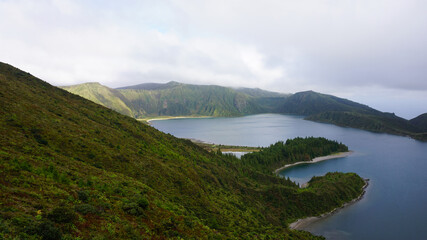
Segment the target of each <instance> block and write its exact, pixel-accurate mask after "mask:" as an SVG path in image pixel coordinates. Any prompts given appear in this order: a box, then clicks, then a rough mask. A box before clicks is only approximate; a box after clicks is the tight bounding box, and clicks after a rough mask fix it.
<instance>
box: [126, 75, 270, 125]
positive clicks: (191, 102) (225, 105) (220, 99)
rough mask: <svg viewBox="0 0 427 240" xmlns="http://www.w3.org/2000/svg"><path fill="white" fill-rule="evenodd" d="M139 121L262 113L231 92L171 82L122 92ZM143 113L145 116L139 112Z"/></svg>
mask: <svg viewBox="0 0 427 240" xmlns="http://www.w3.org/2000/svg"><path fill="white" fill-rule="evenodd" d="M119 91H120V93H121V94H123V96H125V97H126V98H127V99H128V100H129V102H130V103H131V105H132V107H133V108H134V109H136V110H137V112H136V114H137V116H138V117H144V116H162V115H168V116H179V115H187V116H189V115H198V116H215V117H220V116H241V115H245V114H254V113H260V112H263V110H262V108H261V107H260V106H258V105H257V104H256V103H255V101H254V100H253V98H252V97H251V96H249V95H246V94H243V93H239V92H237V91H235V90H233V89H231V88H226V87H220V86H204V85H189V84H181V83H177V82H170V83H167V84H164V85H158V84H157V85H154V84H141V85H136V86H131V87H125V88H122V89H119ZM139 109H143V110H144V111H145V112H140V111H139Z"/></svg>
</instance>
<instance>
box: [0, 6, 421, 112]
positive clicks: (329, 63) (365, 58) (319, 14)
mask: <svg viewBox="0 0 427 240" xmlns="http://www.w3.org/2000/svg"><path fill="white" fill-rule="evenodd" d="M426 10H427V3H425V1H417V0H405V1H404V0H387V1H386V0H370V1H367V0H362V1H357V2H354V1H353V2H349V1H315V0H302V1H279V0H266V1H248V0H246V1H240V0H236V1H225V0H223V1H218V0H216V1H212V0H207V1H196V0H179V1H175V0H170V1H148V0H147V1H137V0H126V1H120V2H117V1H83V0H76V1H71V0H41V1H37V2H35V1H30V0H14V1H11V0H0V32H1V33H2V35H1V36H2V37H1V38H0V52H1V53H2V59H0V61H4V62H7V63H10V64H12V65H15V66H17V67H20V68H22V69H23V70H25V71H29V72H30V73H32V74H33V75H36V76H38V77H40V78H42V79H44V80H47V81H48V82H50V83H52V84H54V85H69V84H76V83H81V82H87V81H98V82H101V83H103V84H106V85H108V86H112V87H119V86H124V85H132V84H138V83H141V82H153V81H160V82H167V81H171V80H176V81H182V82H188V83H199V84H219V85H227V86H247V87H261V88H264V89H268V90H276V91H282V92H295V91H302V90H307V89H313V90H315V91H320V92H326V93H331V94H332V93H333V94H336V95H338V96H340V95H343V96H347V95H348V89H356V88H357V89H359V90H360V89H365V90H369V89H370V88H371V87H372V86H375V89H376V90H377V91H386V90H385V89H395V90H393V91H402V92H406V93H407V92H421V93H423V94H424V96H427V81H425V77H426V76H427V59H426V58H425V56H426V55H427V45H426V44H425V42H427V32H426V31H425V29H427V15H426V14H425V12H426ZM365 90H360V91H364V92H371V93H372V94H374V91H365ZM423 94H420V95H423ZM386 95H387V94H385V98H387V96H386ZM402 95H404V96H405V97H406V98H407V99H409V100H410V96H411V94H402ZM420 98H421V97H420ZM420 98H418V101H419V100H420ZM364 99H366V101H374V102H375V101H377V102H378V101H379V100H378V99H376V100H375V98H374V97H371V98H368V97H366V98H364ZM387 99H388V101H390V102H392V101H393V99H392V98H391V97H390V96H389V97H388V98H387ZM409 100H407V102H409ZM424 100H427V97H425V98H424ZM402 101H403V100H402ZM405 101H406V100H405ZM424 102H426V101H424ZM367 103H368V104H369V102H367ZM414 104H416V103H415V101H414ZM424 111H427V109H425V110H424ZM396 112H398V111H396Z"/></svg>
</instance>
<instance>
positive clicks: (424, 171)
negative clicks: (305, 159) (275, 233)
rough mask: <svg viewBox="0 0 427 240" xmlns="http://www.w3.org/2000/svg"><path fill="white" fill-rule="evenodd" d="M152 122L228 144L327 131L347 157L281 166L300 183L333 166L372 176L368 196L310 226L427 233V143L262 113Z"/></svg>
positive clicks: (377, 235)
mask: <svg viewBox="0 0 427 240" xmlns="http://www.w3.org/2000/svg"><path fill="white" fill-rule="evenodd" d="M152 125H153V126H154V127H155V128H157V129H159V130H161V131H163V132H166V133H170V134H173V135H175V136H177V137H180V138H194V139H199V140H203V141H206V142H211V143H216V144H227V145H243V146H268V145H270V144H272V143H275V142H276V141H279V140H282V141H286V139H288V138H294V137H306V136H314V137H326V138H328V139H333V140H337V141H340V142H342V143H344V144H346V145H348V146H349V148H350V150H352V151H354V153H353V154H352V155H351V156H349V157H346V158H340V159H333V160H328V161H323V162H319V163H316V164H307V165H298V166H295V167H293V168H290V169H287V170H285V171H283V172H281V175H283V176H285V175H286V176H289V177H290V178H291V179H293V180H294V181H297V182H299V183H304V182H307V181H308V180H309V179H310V178H311V177H312V176H314V175H316V176H319V175H324V174H325V173H327V172H333V171H340V172H355V173H357V174H359V175H360V176H362V177H363V178H369V179H370V185H369V187H368V188H367V192H366V194H365V197H364V198H363V199H362V200H360V201H359V202H357V203H355V204H353V205H351V206H349V207H347V208H345V209H343V210H341V211H339V212H338V213H336V214H334V215H332V216H330V217H327V218H324V219H322V220H319V221H318V222H315V223H313V224H311V225H309V226H307V227H306V228H305V230H307V231H309V232H312V233H314V234H317V235H323V236H325V237H326V238H327V239H344V240H350V239H427V143H423V142H419V141H415V140H413V139H410V138H406V137H399V136H393V135H388V134H377V133H371V132H366V131H362V130H356V129H351V128H342V127H337V126H334V125H330V124H322V123H315V122H310V121H306V120H303V119H302V117H298V116H287V115H279V114H261V115H252V116H245V117H237V118H203V119H173V120H162V121H153V122H152Z"/></svg>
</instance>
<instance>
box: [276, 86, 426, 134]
mask: <svg viewBox="0 0 427 240" xmlns="http://www.w3.org/2000/svg"><path fill="white" fill-rule="evenodd" d="M281 109H282V110H281V111H282V112H283V113H290V114H298V115H304V116H307V117H306V119H307V120H311V121H317V122H324V123H332V124H335V125H338V126H345V127H353V128H358V129H363V130H367V131H373V132H384V133H390V134H396V135H402V136H411V137H414V138H417V139H421V137H419V135H420V134H419V133H420V131H421V130H420V128H419V127H417V126H416V125H414V124H412V123H411V122H410V121H408V120H406V119H403V118H401V117H398V116H396V115H394V114H392V113H383V112H380V111H378V110H375V109H373V108H370V107H368V106H366V105H362V104H359V103H356V102H352V101H349V100H347V99H342V98H338V97H335V96H331V95H326V94H320V93H316V92H312V91H308V92H301V93H296V94H294V95H292V96H291V97H289V98H287V99H285V102H284V103H283V106H282V108H281Z"/></svg>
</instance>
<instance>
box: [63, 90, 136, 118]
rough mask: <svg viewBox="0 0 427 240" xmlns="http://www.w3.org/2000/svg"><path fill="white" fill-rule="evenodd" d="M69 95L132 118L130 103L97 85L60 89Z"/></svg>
mask: <svg viewBox="0 0 427 240" xmlns="http://www.w3.org/2000/svg"><path fill="white" fill-rule="evenodd" d="M61 88H63V89H65V90H67V91H69V92H71V93H74V94H77V95H79V96H81V97H84V98H86V99H89V100H91V101H93V102H94V103H98V104H100V105H103V106H105V107H108V108H111V109H113V110H115V111H117V112H119V113H121V114H124V115H127V116H130V117H133V111H132V109H131V108H130V103H129V102H128V101H127V99H126V98H125V97H124V96H123V95H122V94H121V93H120V92H119V91H117V90H115V89H111V88H109V87H106V86H103V85H101V84H99V83H83V84H78V85H72V86H64V87H61Z"/></svg>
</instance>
